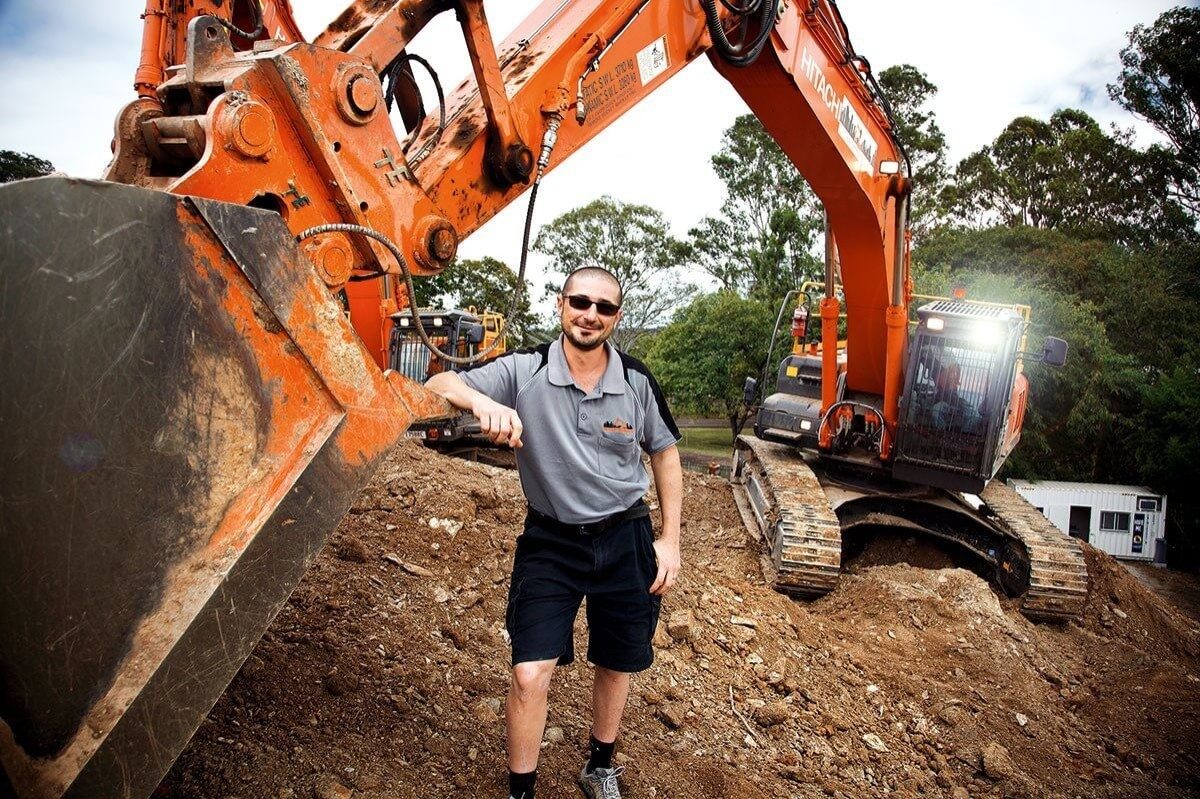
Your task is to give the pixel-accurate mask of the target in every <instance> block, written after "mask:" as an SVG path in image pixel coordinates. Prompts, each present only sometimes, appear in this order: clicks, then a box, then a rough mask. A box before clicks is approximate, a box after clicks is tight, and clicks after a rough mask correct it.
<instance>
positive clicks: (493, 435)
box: [471, 394, 525, 449]
mask: <svg viewBox="0 0 1200 799" xmlns="http://www.w3.org/2000/svg"><path fill="white" fill-rule="evenodd" d="M471 413H473V414H475V418H476V419H478V420H479V429H480V432H482V433H483V434H484V435H485V436H487V437H488V438H490V439H491V440H492V441H493V442H494V443H496V444H507V445H508V446H510V447H512V448H513V449H520V448H521V446H522V444H521V434H522V433H523V432H525V427H524V426H523V425H522V424H521V417H520V416H518V415H517V412H516V411H514V410H513V409H512V408H510V407H508V406H507V405H501V404H500V403H498V402H496V401H495V400H493V399H489V398H488V397H486V396H484V395H483V394H480V395H479V396H478V397H477V398H476V399H475V402H474V403H472V405H471Z"/></svg>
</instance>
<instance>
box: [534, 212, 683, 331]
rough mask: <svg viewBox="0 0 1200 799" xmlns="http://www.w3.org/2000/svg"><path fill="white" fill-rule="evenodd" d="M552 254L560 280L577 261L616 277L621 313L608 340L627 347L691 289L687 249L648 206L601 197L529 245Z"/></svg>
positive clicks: (558, 221)
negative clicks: (686, 274) (685, 267)
mask: <svg viewBox="0 0 1200 799" xmlns="http://www.w3.org/2000/svg"><path fill="white" fill-rule="evenodd" d="M533 247H534V249H535V250H537V251H538V252H541V253H545V254H546V255H549V256H550V258H551V270H552V271H553V272H556V273H558V275H559V280H558V282H557V283H555V284H553V285H552V286H548V287H547V288H548V290H550V291H557V290H558V288H559V286H561V285H562V280H563V279H564V278H565V277H566V276H567V275H568V274H570V273H571V272H572V271H574V270H575V269H578V268H579V267H582V266H601V267H604V268H605V269H607V270H608V271H610V272H612V273H613V274H614V275H616V276H617V279H618V280H620V281H621V286H622V287H623V288H624V291H625V296H624V298H623V300H622V308H623V312H624V315H623V317H622V321H621V324H620V325H619V326H618V328H617V331H616V333H614V334H613V343H614V344H615V345H616V346H617V348H618V349H621V350H624V351H625V352H630V351H632V350H633V349H634V348H635V347H636V346H637V344H638V341H639V339H641V338H642V337H643V336H645V335H646V334H647V333H649V332H651V331H653V330H654V329H656V328H658V327H661V326H662V325H663V324H665V323H666V321H667V320H668V319H669V317H670V314H671V312H672V311H674V310H675V309H676V308H678V307H679V306H681V305H683V304H684V303H686V302H687V301H688V300H689V299H690V298H691V297H692V295H693V294H694V293H695V288H694V287H693V286H692V285H690V284H689V283H687V282H685V281H684V280H683V277H682V270H681V267H682V265H683V263H684V260H685V257H686V254H687V249H686V247H685V246H684V244H683V243H682V242H680V241H678V240H677V239H675V238H674V237H673V236H671V234H670V231H669V229H668V226H667V222H666V219H665V218H664V217H663V215H662V213H661V212H659V211H657V210H655V209H654V208H651V207H650V206H647V205H636V204H633V203H623V202H621V201H620V200H615V199H613V198H612V197H601V198H600V199H598V200H593V201H592V202H590V203H588V204H587V205H585V206H583V207H582V208H576V209H574V210H572V211H568V212H567V213H565V214H563V215H562V216H560V217H558V218H557V219H555V220H554V221H553V222H551V223H550V224H548V225H546V226H545V227H543V228H542V229H541V231H540V232H539V233H538V236H537V240H536V241H535V242H534V245H533Z"/></svg>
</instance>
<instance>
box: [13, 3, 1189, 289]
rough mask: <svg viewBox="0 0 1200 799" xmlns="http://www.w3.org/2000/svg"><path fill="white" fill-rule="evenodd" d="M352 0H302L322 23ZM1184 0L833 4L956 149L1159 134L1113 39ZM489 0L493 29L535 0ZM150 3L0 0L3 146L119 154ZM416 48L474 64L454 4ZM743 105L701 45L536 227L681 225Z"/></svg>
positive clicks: (450, 64)
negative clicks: (1018, 131)
mask: <svg viewBox="0 0 1200 799" xmlns="http://www.w3.org/2000/svg"><path fill="white" fill-rule="evenodd" d="M346 1H348V0H346ZM346 1H343V0H292V5H293V10H294V12H295V15H296V19H297V22H298V23H299V25H300V27H301V29H302V30H303V31H304V33H305V34H306V35H307V36H309V37H313V36H315V35H316V34H317V33H318V32H319V31H320V30H322V29H323V28H324V26H325V24H326V23H327V22H328V21H329V20H332V19H333V18H334V17H335V16H336V15H337V14H338V12H340V11H341V9H342V8H343V7H344V6H345V4H346ZM793 1H794V0H793ZM1181 4H1183V3H1181V2H1164V1H1161V0H1007V2H1004V3H993V2H988V3H983V2H972V0H906V2H902V3H901V2H895V0H841V2H839V7H840V8H841V11H842V15H843V17H844V18H845V21H846V25H847V27H848V29H849V31H850V37H851V40H852V41H853V43H854V46H855V49H856V50H857V51H858V52H859V54H860V55H863V56H865V57H866V58H867V59H869V60H870V62H871V64H872V66H873V68H874V69H875V70H876V72H880V71H882V70H883V69H885V68H886V67H888V66H891V65H894V64H901V63H908V64H912V65H913V66H915V67H917V68H918V69H920V70H921V71H922V72H924V73H925V75H926V76H927V77H928V78H929V80H930V81H932V82H933V84H934V85H935V86H937V87H938V94H937V96H936V98H935V100H934V102H933V109H934V113H935V116H936V119H937V122H938V124H939V125H940V127H941V128H942V130H943V132H944V133H945V134H946V138H947V141H948V144H949V148H950V156H951V163H956V162H957V161H958V160H959V159H961V158H963V157H965V156H967V155H969V154H970V153H972V152H974V151H976V150H978V149H979V148H981V147H984V146H986V145H987V144H989V143H990V142H991V141H992V140H993V139H994V138H995V137H996V136H997V135H998V134H999V133H1000V132H1001V130H1002V129H1003V128H1004V126H1005V125H1006V124H1008V122H1010V121H1011V120H1012V119H1014V118H1015V117H1017V116H1021V115H1029V116H1034V117H1037V118H1041V119H1046V118H1049V116H1050V115H1051V114H1052V113H1053V112H1054V111H1055V110H1057V109H1059V108H1064V107H1074V108H1080V109H1082V110H1084V111H1086V112H1087V113H1089V114H1091V115H1092V116H1093V117H1094V118H1095V119H1097V120H1098V121H1099V122H1100V123H1101V124H1102V125H1103V126H1105V127H1107V126H1109V125H1110V124H1116V125H1119V126H1120V127H1122V128H1133V129H1134V130H1135V133H1136V135H1137V141H1138V142H1139V143H1140V144H1143V145H1144V144H1148V143H1150V142H1151V141H1155V140H1157V139H1156V137H1155V134H1154V132H1153V131H1152V130H1151V129H1149V128H1148V127H1147V126H1145V125H1144V124H1142V123H1140V122H1139V121H1138V120H1136V119H1134V118H1133V117H1131V116H1130V115H1129V114H1127V113H1125V112H1124V111H1123V110H1122V109H1121V108H1120V107H1119V106H1117V105H1116V104H1114V103H1113V102H1112V101H1111V100H1109V98H1108V92H1107V89H1106V88H1105V87H1106V84H1108V83H1111V82H1113V81H1114V80H1115V78H1116V77H1117V75H1118V73H1119V72H1120V61H1119V52H1120V50H1121V48H1122V47H1124V46H1125V45H1126V43H1127V33H1128V32H1129V31H1130V30H1131V29H1132V28H1133V26H1134V25H1137V24H1144V25H1150V24H1152V23H1153V22H1154V20H1155V19H1156V18H1157V17H1158V15H1159V14H1161V13H1162V12H1164V11H1166V10H1167V9H1169V8H1172V7H1174V6H1176V5H1181ZM1186 4H1188V5H1196V4H1197V0H1187V3H1186ZM485 5H486V8H487V13H488V20H489V22H490V24H491V27H492V32H493V34H494V35H495V37H496V39H497V42H499V41H502V40H503V39H504V38H505V37H506V35H507V34H508V32H509V31H511V30H512V29H513V28H515V27H516V25H517V24H518V23H519V22H520V21H521V19H523V18H524V17H525V16H526V15H527V14H528V13H530V12H531V11H532V10H533V9H534V8H535V7H536V5H537V3H535V2H523V1H521V0H502V2H495V1H493V2H491V3H485ZM143 8H144V2H137V0H104V1H103V2H91V1H90V0H67V1H66V2H61V1H60V2H45V0H39V2H35V0H0V102H2V104H3V106H2V107H3V109H4V110H3V113H2V114H0V149H7V150H17V151H20V152H28V153H32V154H34V155H37V156H40V157H42V158H45V159H47V160H49V161H51V162H52V163H53V164H54V165H55V166H56V167H57V168H58V169H60V170H62V171H64V172H67V173H69V174H72V175H77V176H81V177H96V176H98V175H99V174H100V173H101V172H102V170H103V169H104V166H105V164H106V163H107V161H108V158H109V155H110V151H109V142H110V140H111V138H112V124H113V120H114V119H115V117H116V115H117V112H118V111H119V110H120V109H121V107H122V106H123V105H124V104H125V103H127V102H128V101H129V100H131V99H133V96H134V94H133V89H132V82H133V73H134V70H135V69H136V67H137V60H138V50H139V44H140V40H141V21H140V19H139V15H140V13H141V10H142V9H143ZM410 51H411V52H416V53H418V54H421V55H424V56H426V57H427V58H429V59H430V60H431V61H432V62H433V64H434V67H435V68H436V69H437V70H438V72H439V75H440V76H441V79H442V83H443V85H445V86H447V87H451V86H455V85H457V84H458V82H459V81H460V80H461V79H462V78H463V77H465V76H466V75H467V74H468V73H469V70H470V67H469V62H468V61H467V60H466V56H465V48H464V47H463V45H462V43H461V34H460V32H459V30H458V26H457V23H455V22H454V20H453V17H452V15H449V14H444V15H442V16H441V17H440V18H439V19H437V20H435V21H434V23H433V24H431V25H430V26H429V27H428V28H427V29H426V30H425V31H423V32H422V34H421V35H420V36H418V37H417V38H416V40H415V41H414V43H413V45H412V47H411V48H410ZM425 95H426V97H433V92H432V91H427V92H425ZM746 111H747V109H746V106H745V104H744V103H743V102H742V100H741V99H740V98H739V97H738V96H737V95H736V94H735V93H734V91H733V90H732V88H730V86H729V84H728V83H726V82H725V80H724V79H723V78H721V77H720V76H719V75H718V74H717V73H716V71H715V70H713V69H712V67H711V66H710V65H709V63H708V60H707V59H706V58H701V59H698V60H697V61H696V62H694V63H693V64H691V65H690V66H688V67H687V68H686V69H684V70H682V71H681V72H680V74H679V75H677V76H676V77H675V78H673V79H672V80H670V81H668V82H667V83H666V84H665V85H664V86H663V87H662V88H661V89H659V90H658V91H657V92H655V93H654V94H652V95H650V96H649V97H648V98H647V99H646V100H645V101H643V102H642V103H641V104H640V105H639V106H637V107H635V108H634V109H633V110H632V111H630V112H629V113H627V114H626V115H625V116H624V117H622V118H621V119H619V120H617V121H616V122H614V123H613V124H612V125H611V126H610V127H609V128H608V129H607V130H606V131H605V132H604V133H602V134H601V135H600V136H598V137H597V138H596V139H595V140H593V141H592V142H591V143H590V144H589V145H588V146H587V147H586V148H584V149H583V150H581V151H580V152H579V153H577V154H576V155H575V156H574V157H573V158H571V159H570V160H568V161H567V162H566V163H564V164H563V165H562V166H560V167H558V168H556V169H555V171H554V172H552V173H551V174H550V175H548V176H547V177H546V178H545V179H544V180H543V182H542V186H541V189H540V192H539V195H538V202H537V208H536V211H535V219H534V225H535V230H536V227H537V226H539V225H541V224H545V223H547V222H549V221H551V220H553V219H554V218H555V217H556V216H558V215H559V214H562V213H564V212H566V211H568V210H570V209H572V208H575V207H578V206H581V205H584V204H586V203H587V202H589V201H591V200H592V199H595V198H596V197H599V196H601V195H606V194H607V195H611V196H613V197H615V198H617V199H619V200H622V201H626V202H636V203H644V204H647V205H651V206H653V207H655V208H658V209H659V210H661V211H662V212H663V213H664V214H665V215H666V216H667V218H668V220H669V221H670V224H671V226H672V230H673V232H674V233H675V234H676V235H678V236H683V235H685V234H686V232H687V230H688V228H690V227H692V226H693V225H695V224H696V223H697V222H698V221H699V220H700V219H701V218H702V217H703V216H705V215H708V214H713V213H715V212H716V211H717V210H718V209H719V208H720V205H721V201H722V194H723V192H722V185H721V183H720V181H718V180H717V178H716V175H715V174H714V173H713V171H712V168H711V166H710V163H709V159H710V158H711V157H712V155H713V154H714V153H715V152H716V151H717V149H718V147H719V145H720V141H721V134H722V132H723V131H724V130H725V129H727V128H728V127H729V126H730V125H731V124H732V123H733V120H734V119H735V118H736V117H737V116H738V115H739V114H743V113H746ZM401 133H402V130H401ZM525 206H526V203H525V200H524V199H521V200H518V201H516V202H514V203H512V204H511V205H510V206H509V207H508V208H507V209H505V211H503V212H502V213H501V214H499V215H498V216H497V217H496V218H495V219H494V220H492V221H491V222H490V223H489V224H487V225H485V226H484V227H483V228H482V229H481V230H480V231H479V232H477V233H476V234H475V235H473V236H472V237H470V238H469V239H467V240H466V241H464V242H463V244H462V246H461V247H460V249H459V252H460V255H462V256H464V257H482V256H484V255H490V256H492V257H495V258H498V259H499V260H501V261H504V262H505V263H508V264H509V265H510V266H512V267H514V268H515V267H516V264H517V261H518V259H519V255H520V246H521V232H522V224H523V222H524V215H525ZM544 267H545V260H544V259H543V258H541V257H540V256H537V255H534V256H532V257H531V259H530V274H531V277H533V278H534V285H535V286H538V285H541V283H542V280H541V274H542V272H543V270H544Z"/></svg>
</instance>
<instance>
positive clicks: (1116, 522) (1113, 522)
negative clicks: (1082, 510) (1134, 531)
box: [1100, 510, 1129, 533]
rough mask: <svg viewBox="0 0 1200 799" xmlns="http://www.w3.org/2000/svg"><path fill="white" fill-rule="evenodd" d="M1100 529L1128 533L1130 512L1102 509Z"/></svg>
mask: <svg viewBox="0 0 1200 799" xmlns="http://www.w3.org/2000/svg"><path fill="white" fill-rule="evenodd" d="M1100 529H1101V530H1106V531H1108V532H1110V533H1128V532H1129V514H1128V513H1118V512H1117V511H1111V510H1102V511H1100Z"/></svg>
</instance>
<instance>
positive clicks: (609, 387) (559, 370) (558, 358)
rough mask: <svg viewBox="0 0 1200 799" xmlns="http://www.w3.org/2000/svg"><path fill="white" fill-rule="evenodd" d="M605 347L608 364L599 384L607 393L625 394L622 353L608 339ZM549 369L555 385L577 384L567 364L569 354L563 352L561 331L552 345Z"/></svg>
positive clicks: (551, 380)
mask: <svg viewBox="0 0 1200 799" xmlns="http://www.w3.org/2000/svg"><path fill="white" fill-rule="evenodd" d="M604 348H605V349H606V350H607V351H608V365H607V366H606V367H605V368H604V374H602V375H600V381H599V383H598V384H597V385H598V387H599V388H600V390H601V391H602V392H604V393H605V394H624V393H625V368H624V367H623V366H622V365H621V354H620V353H618V352H617V348H616V347H614V346H613V345H612V344H611V343H609V342H607V341H606V342H604ZM547 369H548V370H549V374H548V375H547V377H548V378H549V379H550V382H551V383H552V384H553V385H556V386H575V378H573V377H571V367H569V366H568V365H567V354H566V353H565V352H563V335H562V334H561V333H560V334H559V336H558V338H557V339H555V341H554V343H553V344H551V345H550V360H549V362H548V363H547ZM576 388H578V386H576ZM581 390H582V389H581Z"/></svg>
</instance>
